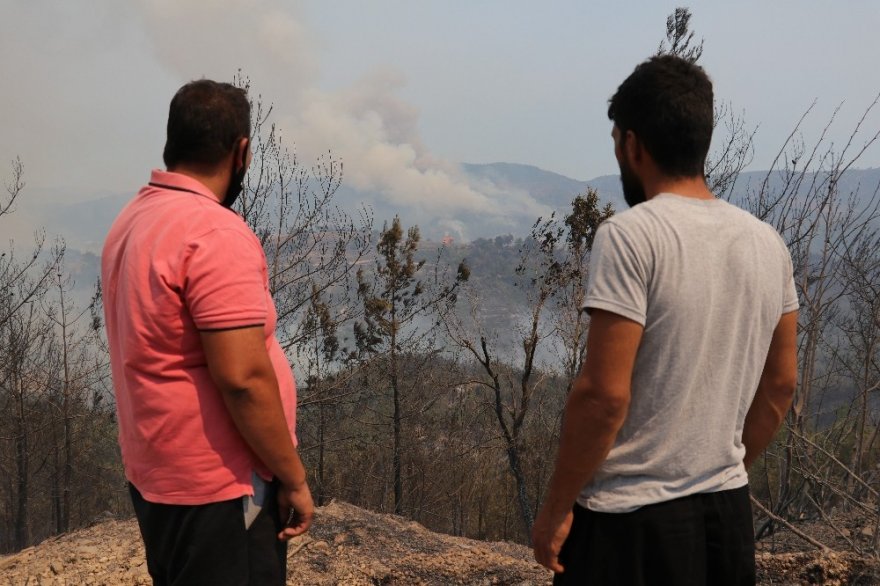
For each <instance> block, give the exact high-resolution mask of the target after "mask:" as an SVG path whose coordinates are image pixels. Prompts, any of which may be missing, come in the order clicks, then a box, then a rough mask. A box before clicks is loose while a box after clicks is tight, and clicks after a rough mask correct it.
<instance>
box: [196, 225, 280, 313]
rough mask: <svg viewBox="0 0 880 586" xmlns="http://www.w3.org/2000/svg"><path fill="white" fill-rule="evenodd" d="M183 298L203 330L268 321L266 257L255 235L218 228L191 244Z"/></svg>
mask: <svg viewBox="0 0 880 586" xmlns="http://www.w3.org/2000/svg"><path fill="white" fill-rule="evenodd" d="M187 252H188V254H187V258H186V259H185V260H184V263H183V267H184V276H183V283H184V285H183V298H184V302H185V303H186V306H187V308H188V309H189V312H190V315H191V317H192V319H193V323H195V325H196V327H197V328H198V329H200V330H212V329H223V328H236V327H244V326H252V325H263V324H264V323H265V322H266V319H267V316H268V308H267V299H268V298H269V295H268V293H267V281H266V261H265V256H264V255H263V250H262V248H260V245H259V243H258V242H256V239H254V238H252V237H250V236H249V235H248V234H245V233H242V231H240V230H237V229H233V228H217V229H215V230H211V231H210V232H208V233H206V234H204V235H202V236H199V237H198V238H196V239H194V240H193V241H192V242H190V243H189V246H188V247H187Z"/></svg>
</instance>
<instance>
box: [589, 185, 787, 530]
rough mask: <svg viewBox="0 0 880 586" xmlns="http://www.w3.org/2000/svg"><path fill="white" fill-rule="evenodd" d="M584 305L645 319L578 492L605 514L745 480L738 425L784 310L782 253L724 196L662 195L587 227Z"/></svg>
mask: <svg viewBox="0 0 880 586" xmlns="http://www.w3.org/2000/svg"><path fill="white" fill-rule="evenodd" d="M584 307H585V308H587V309H602V310H606V311H609V312H612V313H616V314H618V315H621V316H623V317H626V318H628V319H631V320H633V321H636V322H638V323H640V324H642V325H643V326H644V328H645V329H644V333H643V335H642V341H641V344H640V345H639V349H638V353H637V355H636V362H635V366H634V369H633V376H632V398H631V401H630V407H629V413H628V415H627V418H626V421H625V422H624V424H623V427H622V428H621V430H620V432H619V433H618V436H617V440H616V441H615V443H614V446H613V448H612V449H611V452H610V453H609V454H608V458H607V459H606V460H605V462H604V463H603V464H602V465H601V467H600V468H599V470H598V471H597V472H596V474H595V476H594V477H593V480H592V482H590V484H588V485H587V486H586V487H584V489H583V491H582V492H581V495H580V498H579V499H578V502H579V503H580V504H581V505H582V506H585V507H587V508H589V509H592V510H595V511H602V512H610V513H623V512H628V511H632V510H634V509H637V508H639V507H641V506H644V505H648V504H651V503H657V502H662V501H667V500H671V499H674V498H678V497H682V496H686V495H689V494H694V493H700V492H715V491H719V490H728V489H734V488H739V487H741V486H743V485H745V484H746V483H747V482H748V476H747V474H746V470H745V467H744V466H743V457H744V455H745V447H744V446H743V444H742V429H743V422H744V420H745V416H746V412H747V411H748V409H749V406H750V405H751V402H752V399H753V398H754V395H755V391H756V389H757V387H758V381H759V380H760V378H761V372H762V370H763V368H764V362H765V360H766V358H767V351H768V349H769V347H770V339H771V337H772V335H773V331H774V330H775V328H776V325H777V324H778V323H779V319H780V317H781V316H782V314H784V313H788V312H791V311H794V310H796V309H797V308H798V300H797V293H796V291H795V286H794V279H793V277H792V263H791V255H790V254H789V252H788V249H787V248H786V246H785V242H784V241H783V240H782V238H781V237H780V236H779V234H778V233H777V232H776V230H774V229H773V228H772V227H771V226H770V225H768V224H765V223H764V222H761V221H759V220H757V219H756V218H754V217H753V216H751V215H750V214H748V213H747V212H745V211H743V210H741V209H739V208H737V207H735V206H732V205H730V204H728V203H727V202H725V201H722V200H718V199H713V200H697V199H693V198H686V197H682V196H679V195H674V194H667V193H663V194H660V195H658V196H656V197H654V198H652V199H651V200H649V201H647V202H645V203H642V204H640V205H638V206H635V207H634V208H632V209H631V210H627V211H625V212H622V213H620V214H617V215H615V216H614V217H612V218H611V219H609V220H607V221H606V222H604V223H603V224H602V225H601V226H600V227H599V230H598V232H597V234H596V240H595V243H594V245H593V252H592V259H591V264H590V276H589V283H588V287H587V298H586V301H585V303H584Z"/></svg>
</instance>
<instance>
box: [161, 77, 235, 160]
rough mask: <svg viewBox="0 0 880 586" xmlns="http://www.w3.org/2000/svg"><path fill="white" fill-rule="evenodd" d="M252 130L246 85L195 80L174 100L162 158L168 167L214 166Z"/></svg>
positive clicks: (170, 110)
mask: <svg viewBox="0 0 880 586" xmlns="http://www.w3.org/2000/svg"><path fill="white" fill-rule="evenodd" d="M250 133H251V106H250V103H249V102H248V99H247V94H246V93H245V91H244V90H243V89H241V88H238V87H235V86H234V85H232V84H228V83H218V82H216V81H211V80H210V79H200V80H198V81H192V82H190V83H188V84H186V85H185V86H183V87H182V88H180V89H179V90H178V91H177V93H176V94H175V95H174V98H172V100H171V106H170V107H169V109H168V138H167V140H166V142H165V151H164V153H163V155H162V158H163V159H164V161H165V166H166V167H168V169H173V168H174V167H176V166H178V165H180V164H182V163H189V164H196V165H203V166H206V167H212V166H215V165H217V164H218V163H219V162H220V161H222V160H223V157H225V156H226V155H228V154H229V153H230V152H231V151H232V149H233V147H234V146H235V142H236V141H237V140H238V139H240V138H249V137H250Z"/></svg>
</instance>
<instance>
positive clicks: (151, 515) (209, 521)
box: [128, 483, 287, 586]
mask: <svg viewBox="0 0 880 586" xmlns="http://www.w3.org/2000/svg"><path fill="white" fill-rule="evenodd" d="M128 488H129V491H130V493H131V501H132V503H133V504H134V510H135V514H136V515H137V520H138V526H139V527H140V530H141V536H142V537H143V539H144V546H145V548H146V553H147V570H148V571H149V572H150V577H151V578H152V579H153V584H155V585H157V586H199V585H202V584H204V585H209V584H210V585H212V586H227V585H228V586H247V585H253V586H257V585H259V586H263V585H267V586H271V585H276V584H277V585H281V586H283V585H284V584H285V583H286V576H287V542H286V541H279V540H278V538H277V535H278V533H279V532H280V531H281V529H282V525H283V523H282V520H281V519H280V516H279V514H278V500H277V498H276V492H277V488H278V487H277V484H275V483H273V484H271V485H270V487H269V490H268V492H267V495H266V504H265V506H264V507H263V509H262V510H261V511H260V513H259V514H258V515H257V517H256V519H254V522H253V523H252V524H251V526H250V528H249V529H245V521H244V511H243V503H242V499H241V498H236V499H232V500H229V501H221V502H218V503H210V504H207V505H164V504H157V503H151V502H148V501H146V500H144V498H143V497H142V496H141V493H140V492H138V490H137V488H135V487H134V486H133V485H132V484H129V485H128Z"/></svg>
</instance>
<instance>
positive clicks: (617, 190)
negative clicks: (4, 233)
mask: <svg viewBox="0 0 880 586" xmlns="http://www.w3.org/2000/svg"><path fill="white" fill-rule="evenodd" d="M461 170H462V172H463V174H464V175H465V177H466V178H467V179H469V180H471V181H472V182H473V183H474V184H475V185H481V184H491V185H492V187H493V192H494V195H493V197H494V198H495V200H496V204H497V206H498V208H499V209H500V210H508V209H510V208H511V207H512V206H515V205H516V204H513V203H509V202H508V200H507V198H506V196H505V194H513V193H517V194H520V195H521V194H528V196H530V197H531V199H533V200H534V201H536V202H538V203H539V204H541V205H543V206H546V209H547V211H548V213H549V211H551V210H555V211H557V213H565V211H566V210H567V209H568V207H569V205H570V203H571V200H572V199H573V198H574V197H575V196H576V195H578V194H581V193H584V192H585V191H586V190H587V189H588V188H593V189H596V190H597V191H598V193H599V197H600V201H601V202H602V203H603V204H604V203H611V204H612V205H613V206H614V208H615V209H616V210H618V211H621V210H624V209H626V204H625V203H624V200H623V193H622V190H621V187H620V179H619V177H618V176H617V175H604V176H600V177H596V178H594V179H590V180H588V181H580V180H577V179H572V178H570V177H566V176H564V175H560V174H558V173H553V172H551V171H547V170H544V169H540V168H538V167H534V166H532V165H523V164H515V163H503V162H498V163H489V164H471V163H464V164H462V165H461ZM767 177H768V174H767V172H766V171H750V172H746V173H742V174H740V176H739V178H738V180H737V183H736V187H735V190H734V193H735V196H734V199H736V198H737V197H738V196H741V195H743V194H745V193H746V192H747V191H748V190H756V189H758V188H759V187H760V186H761V184H762V183H763V182H764V180H765V179H767ZM770 182H771V186H770V187H771V189H775V188H778V186H779V185H781V182H782V176H781V174H780V173H778V172H775V173H773V174H771V175H770ZM839 188H840V190H841V192H843V193H849V192H851V191H853V190H855V189H859V190H860V193H862V194H864V195H867V194H871V193H873V192H874V191H876V190H877V189H878V188H880V169H850V170H848V171H847V172H846V173H845V174H844V176H843V177H842V178H841V180H840V182H839ZM133 195H134V191H132V193H126V194H114V195H105V196H103V197H100V198H96V199H92V200H88V201H83V202H80V203H71V204H64V203H61V204H59V203H51V204H49V203H43V204H38V203H37V204H34V203H31V202H28V201H27V196H28V194H27V193H24V194H23V196H22V198H23V200H24V201H22V202H21V207H22V208H24V210H23V211H24V212H25V213H23V214H21V215H20V216H19V220H18V221H24V222H26V223H27V224H33V225H32V226H24V227H22V226H18V227H17V232H18V233H19V234H20V233H22V231H23V230H27V231H28V232H32V231H33V230H35V229H38V228H40V227H44V228H45V229H46V230H47V232H48V233H49V235H50V237H51V236H53V235H60V236H63V237H64V238H65V240H66V241H67V243H68V246H69V247H70V248H74V249H77V250H82V251H88V252H92V253H100V248H101V244H102V242H103V240H104V236H105V235H106V233H107V231H108V229H109V228H110V224H111V223H112V221H113V219H114V218H115V217H116V215H117V214H118V213H119V211H120V210H121V209H122V207H123V206H124V205H125V204H126V203H127V202H128V201H129V200H130V199H131V198H132V197H133ZM510 199H511V200H512V201H517V200H516V198H510ZM56 201H57V198H56ZM335 203H336V205H339V206H340V207H341V208H342V209H348V210H354V209H355V208H356V207H358V206H360V205H362V204H366V205H368V206H369V207H370V208H371V209H372V210H373V214H374V217H375V219H376V225H377V227H381V226H382V223H383V222H384V221H390V220H391V219H392V218H393V217H394V216H395V215H397V214H399V215H400V217H401V219H402V220H403V222H404V224H405V225H413V224H417V225H419V227H420V229H421V232H422V235H423V236H424V237H425V238H428V239H433V240H439V239H440V238H442V237H443V236H444V235H446V234H450V235H451V236H453V238H455V239H456V240H459V241H461V240H473V239H476V238H492V237H494V236H497V235H506V234H512V235H514V236H524V235H526V234H527V233H528V231H529V229H530V228H531V226H532V224H533V223H534V221H535V220H536V219H537V216H535V217H531V216H529V215H527V214H524V213H522V212H521V210H515V209H513V210H510V211H511V213H510V214H499V216H498V217H492V216H490V215H488V214H482V215H480V214H458V215H456V214H452V215H453V216H454V224H455V227H454V228H450V222H449V219H448V218H447V219H446V221H443V220H442V219H438V218H436V215H435V214H431V213H429V212H426V211H425V210H421V209H419V208H418V207H417V206H415V207H406V208H401V207H400V206H395V205H393V204H391V203H389V202H388V201H386V200H385V198H383V197H382V196H381V194H380V193H376V192H370V191H362V190H358V189H355V188H353V187H350V186H348V185H346V184H345V183H343V185H342V187H340V189H339V190H338V191H337V194H336V196H335ZM517 212H518V213H517Z"/></svg>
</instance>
